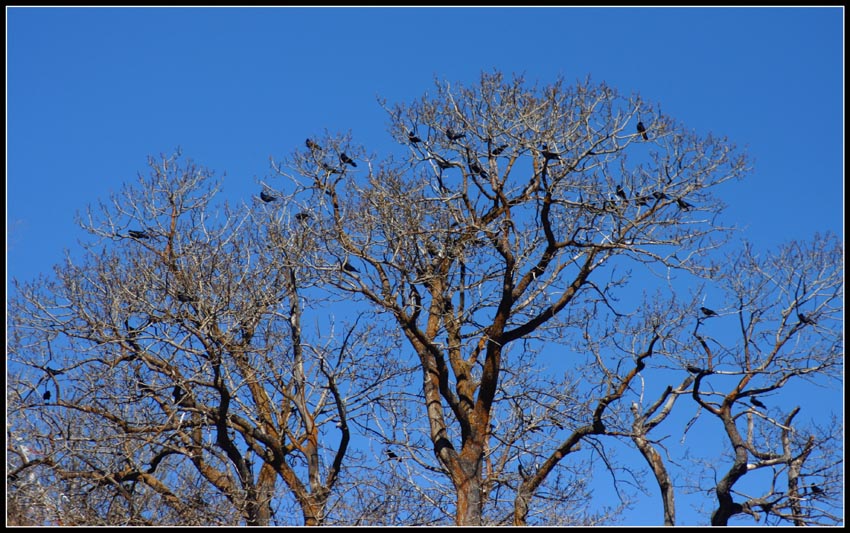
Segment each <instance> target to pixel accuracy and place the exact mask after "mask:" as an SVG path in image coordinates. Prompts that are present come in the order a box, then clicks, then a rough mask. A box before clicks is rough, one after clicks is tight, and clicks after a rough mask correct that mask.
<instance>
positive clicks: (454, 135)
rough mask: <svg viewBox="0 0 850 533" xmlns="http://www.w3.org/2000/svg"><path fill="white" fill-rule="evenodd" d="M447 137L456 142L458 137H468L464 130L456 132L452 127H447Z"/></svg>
mask: <svg viewBox="0 0 850 533" xmlns="http://www.w3.org/2000/svg"><path fill="white" fill-rule="evenodd" d="M446 137H448V138H449V141H451V142H454V141H456V140H458V139H461V138H463V137H466V134H465V133H463V132H460V133H455V132H454V131H452V129H451V128H446Z"/></svg>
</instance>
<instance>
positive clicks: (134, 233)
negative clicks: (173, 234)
mask: <svg viewBox="0 0 850 533" xmlns="http://www.w3.org/2000/svg"><path fill="white" fill-rule="evenodd" d="M127 233H128V234H130V237H133V238H134V239H150V238H151V236H150V235H148V232H146V231H136V230H134V229H131V230H128V231H127Z"/></svg>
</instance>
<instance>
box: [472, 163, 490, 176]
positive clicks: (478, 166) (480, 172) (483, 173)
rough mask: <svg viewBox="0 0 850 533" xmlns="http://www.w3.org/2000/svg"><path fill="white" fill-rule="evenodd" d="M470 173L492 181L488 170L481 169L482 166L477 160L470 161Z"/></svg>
mask: <svg viewBox="0 0 850 533" xmlns="http://www.w3.org/2000/svg"><path fill="white" fill-rule="evenodd" d="M469 171H470V172H472V173H474V174H478V175H479V176H481V177H482V178H484V179H490V175H489V174H487V171H486V170H484V169H483V168H481V164H480V163H479V162H478V161H476V160H475V159H470V160H469Z"/></svg>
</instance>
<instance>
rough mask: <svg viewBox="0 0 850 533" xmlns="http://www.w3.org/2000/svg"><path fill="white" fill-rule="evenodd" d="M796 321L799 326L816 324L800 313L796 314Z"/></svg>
mask: <svg viewBox="0 0 850 533" xmlns="http://www.w3.org/2000/svg"><path fill="white" fill-rule="evenodd" d="M797 319H798V320H799V321H800V323H801V324H808V325H810V326H814V325H815V324H817V322H815V320H814V319H813V318H809V317H807V316H806V315H804V314H803V313H800V312H798V313H797Z"/></svg>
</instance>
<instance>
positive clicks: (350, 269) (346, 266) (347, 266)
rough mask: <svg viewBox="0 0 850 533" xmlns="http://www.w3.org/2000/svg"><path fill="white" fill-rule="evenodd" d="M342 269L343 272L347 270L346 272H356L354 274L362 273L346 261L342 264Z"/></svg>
mask: <svg viewBox="0 0 850 533" xmlns="http://www.w3.org/2000/svg"><path fill="white" fill-rule="evenodd" d="M342 269H343V270H345V271H346V272H354V273H359V272H360V271H359V270H357V269H356V268H355V267H353V266H351V265H350V264H349V263H348V261H345V262H343V263H342Z"/></svg>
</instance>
